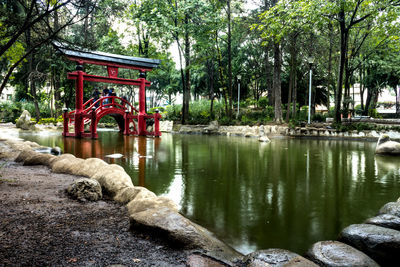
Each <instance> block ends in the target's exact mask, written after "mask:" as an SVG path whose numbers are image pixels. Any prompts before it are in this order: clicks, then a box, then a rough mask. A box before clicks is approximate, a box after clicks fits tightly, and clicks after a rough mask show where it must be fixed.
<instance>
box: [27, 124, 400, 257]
mask: <svg viewBox="0 0 400 267" xmlns="http://www.w3.org/2000/svg"><path fill="white" fill-rule="evenodd" d="M20 137H22V138H24V139H26V140H31V141H35V142H38V143H40V144H42V145H45V146H59V147H61V148H62V149H63V151H64V153H72V154H75V155H76V156H78V157H82V158H88V157H98V158H102V159H104V160H106V161H107V162H109V163H116V164H120V165H122V166H123V167H124V168H125V170H126V171H127V173H129V174H130V175H131V177H132V179H133V182H134V184H135V185H141V186H145V187H147V188H148V189H150V190H152V191H153V192H155V193H156V194H157V195H159V196H161V195H162V196H167V197H169V198H171V199H173V200H174V201H175V202H176V203H177V204H179V206H180V211H181V213H182V214H184V215H185V216H186V217H187V218H189V219H191V220H192V221H194V222H196V223H198V224H200V225H202V226H204V227H206V228H207V229H209V230H210V231H212V232H214V233H215V234H216V236H217V237H218V238H220V239H221V240H223V241H225V242H226V243H228V244H229V245H231V246H232V247H234V248H235V249H236V250H238V251H240V252H242V253H249V252H252V251H255V250H259V249H266V248H284V249H289V250H291V251H294V252H297V253H300V254H302V253H304V252H305V251H306V250H307V249H308V248H309V247H310V245H311V244H313V243H314V242H317V241H320V240H331V239H336V238H337V235H338V234H339V233H340V231H341V230H342V229H343V228H344V227H346V226H348V225H350V224H353V223H361V222H363V221H364V220H365V219H367V218H368V217H372V216H374V215H375V214H376V213H377V211H378V210H379V208H380V207H381V206H382V205H384V204H385V203H386V202H390V201H395V200H396V199H397V198H398V197H399V196H400V183H399V181H400V171H399V168H398V166H399V165H400V158H395V157H382V156H376V155H374V150H375V143H374V142H355V141H340V140H339V141H338V140H311V139H273V140H272V142H271V143H269V144H265V143H259V142H258V141H257V140H254V139H249V138H239V137H225V136H200V135H172V134H163V135H162V137H161V138H143V137H132V136H130V137H127V136H123V135H121V134H119V133H118V132H112V131H101V132H99V139H98V140H90V139H74V138H63V137H61V134H60V133H50V132H48V133H40V134H20ZM113 153H121V154H123V155H124V157H123V158H121V159H109V158H107V157H105V155H108V154H113Z"/></svg>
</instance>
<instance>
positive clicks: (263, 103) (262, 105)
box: [258, 97, 268, 108]
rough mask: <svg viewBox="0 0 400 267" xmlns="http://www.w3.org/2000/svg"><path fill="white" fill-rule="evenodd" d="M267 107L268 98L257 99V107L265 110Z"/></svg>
mask: <svg viewBox="0 0 400 267" xmlns="http://www.w3.org/2000/svg"><path fill="white" fill-rule="evenodd" d="M267 105H268V97H260V98H259V99H258V107H260V108H266V107H267Z"/></svg>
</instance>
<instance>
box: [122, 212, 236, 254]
mask: <svg viewBox="0 0 400 267" xmlns="http://www.w3.org/2000/svg"><path fill="white" fill-rule="evenodd" d="M129 217H130V221H131V226H132V227H134V228H141V229H143V230H147V231H149V232H151V233H159V234H161V235H165V236H166V237H167V238H169V239H171V240H173V241H175V242H177V243H178V244H180V245H183V246H185V247H187V248H200V249H204V250H205V251H207V252H208V254H210V255H211V256H212V257H215V258H216V259H225V260H227V261H229V262H234V261H237V260H238V259H239V257H240V254H239V253H237V252H236V251H234V250H233V249H232V248H231V247H229V246H228V245H226V244H224V243H223V242H222V241H220V240H218V239H216V238H215V237H214V236H213V234H212V233H210V232H209V231H208V230H207V229H205V228H203V227H201V226H199V225H197V224H195V223H193V222H191V221H190V220H189V219H187V218H185V217H183V216H182V215H181V214H179V213H178V212H176V211H175V210H172V209H170V208H168V207H161V208H155V209H147V210H145V211H142V212H137V213H133V214H130V216H129Z"/></svg>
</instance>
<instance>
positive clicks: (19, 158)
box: [15, 148, 36, 162]
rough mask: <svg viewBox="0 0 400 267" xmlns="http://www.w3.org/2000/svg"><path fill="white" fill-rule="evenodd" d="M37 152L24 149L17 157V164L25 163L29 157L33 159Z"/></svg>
mask: <svg viewBox="0 0 400 267" xmlns="http://www.w3.org/2000/svg"><path fill="white" fill-rule="evenodd" d="M35 153H36V152H35V151H33V150H32V149H31V148H26V149H23V150H22V151H21V152H19V154H18V156H17V157H16V159H15V161H16V162H25V160H26V159H27V158H29V157H32V156H33V155H35Z"/></svg>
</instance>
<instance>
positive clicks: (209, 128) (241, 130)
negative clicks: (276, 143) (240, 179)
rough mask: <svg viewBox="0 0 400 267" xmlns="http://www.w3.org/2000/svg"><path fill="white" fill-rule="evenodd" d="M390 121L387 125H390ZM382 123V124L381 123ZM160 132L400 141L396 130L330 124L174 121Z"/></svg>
mask: <svg viewBox="0 0 400 267" xmlns="http://www.w3.org/2000/svg"><path fill="white" fill-rule="evenodd" d="M390 122H391V121H388V122H387V123H390ZM380 123H382V122H380ZM160 130H161V131H162V132H169V133H180V134H215V135H225V136H242V137H253V138H261V137H265V136H267V137H277V136H287V137H297V138H299V137H311V138H325V139H346V140H364V141H377V140H378V139H379V137H380V136H381V135H382V134H387V135H388V136H389V137H390V139H391V140H395V141H400V133H399V132H398V131H395V130H382V131H375V130H364V131H347V132H342V131H339V130H336V129H333V128H332V127H330V124H324V123H319V124H311V125H310V126H304V127H295V128H290V127H288V126H287V125H284V124H282V125H260V126H248V125H247V126H223V125H218V123H217V122H212V123H210V124H209V125H182V124H175V123H174V122H172V121H161V122H160Z"/></svg>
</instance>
